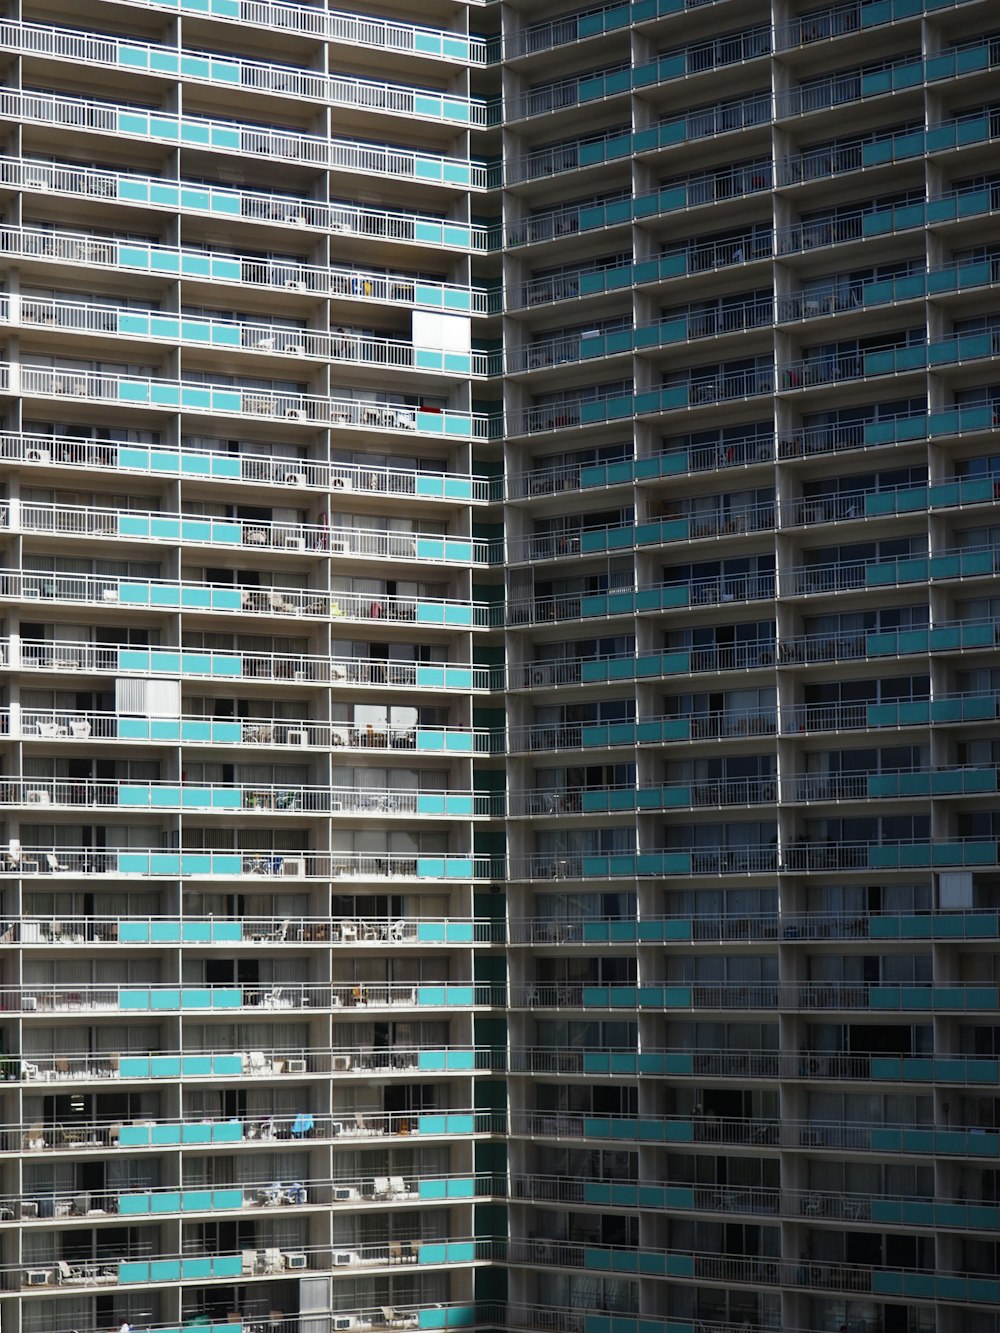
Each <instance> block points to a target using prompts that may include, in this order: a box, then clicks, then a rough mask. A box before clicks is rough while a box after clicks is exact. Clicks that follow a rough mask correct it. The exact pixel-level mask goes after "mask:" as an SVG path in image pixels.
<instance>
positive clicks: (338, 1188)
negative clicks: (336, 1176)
mask: <svg viewBox="0 0 1000 1333" xmlns="http://www.w3.org/2000/svg"><path fill="white" fill-rule="evenodd" d="M355 1195H356V1191H355V1190H353V1189H352V1188H351V1186H350V1185H335V1186H334V1188H333V1198H334V1202H335V1203H345V1202H346V1201H347V1200H348V1199H353V1198H354V1197H355Z"/></svg>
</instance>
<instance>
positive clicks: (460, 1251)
mask: <svg viewBox="0 0 1000 1333" xmlns="http://www.w3.org/2000/svg"><path fill="white" fill-rule="evenodd" d="M475 1257H476V1243H475V1241H472V1240H448V1241H440V1242H438V1241H425V1242H424V1243H423V1245H421V1247H420V1249H419V1251H418V1252H417V1262H418V1263H419V1264H424V1265H428V1264H430V1265H434V1266H435V1267H437V1266H440V1265H442V1264H471V1263H472V1262H473V1261H474V1260H475Z"/></svg>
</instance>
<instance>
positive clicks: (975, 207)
mask: <svg viewBox="0 0 1000 1333" xmlns="http://www.w3.org/2000/svg"><path fill="white" fill-rule="evenodd" d="M918 207H920V205H918ZM991 207H992V199H991V197H990V191H989V190H967V191H963V193H961V194H947V195H943V196H942V197H940V198H938V199H930V200H928V203H927V221H928V222H931V223H933V222H953V221H954V220H955V219H956V218H962V217H972V216H975V214H977V213H988V212H989V211H990V209H991Z"/></svg>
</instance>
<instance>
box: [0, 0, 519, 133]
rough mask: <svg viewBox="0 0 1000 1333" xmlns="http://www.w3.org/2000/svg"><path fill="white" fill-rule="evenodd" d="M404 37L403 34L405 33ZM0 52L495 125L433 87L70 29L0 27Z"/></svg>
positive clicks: (478, 105)
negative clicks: (320, 72) (350, 76)
mask: <svg viewBox="0 0 1000 1333" xmlns="http://www.w3.org/2000/svg"><path fill="white" fill-rule="evenodd" d="M404 31H405V30H404ZM0 47H3V48H5V49H7V50H9V51H18V52H23V53H27V54H32V55H36V54H37V55H49V56H56V57H58V58H61V59H65V60H73V61H80V62H82V63H84V64H86V65H88V66H97V67H101V66H104V67H108V68H111V69H127V70H129V71H134V70H135V69H136V68H139V69H142V70H143V71H144V72H145V73H150V74H157V75H160V76H161V77H166V78H169V79H181V80H183V82H184V83H188V82H192V83H202V82H204V83H208V84H222V85H223V86H224V87H225V89H226V91H227V92H228V91H235V90H239V91H241V92H265V93H273V94H275V95H277V96H280V97H283V98H285V97H287V98H295V99H308V100H309V101H313V102H326V103H329V104H330V105H331V106H345V107H360V108H362V109H364V110H371V111H384V112H388V113H391V114H396V115H402V116H407V117H413V118H416V119H420V120H443V121H445V122H446V123H448V124H452V125H453V124H455V123H458V124H466V125H473V126H485V125H489V124H491V123H496V118H495V115H494V117H493V118H491V115H490V104H489V103H487V102H485V101H483V100H482V99H479V98H464V97H455V96H450V95H447V94H443V93H440V92H436V91H434V90H432V89H424V88H414V87H408V86H406V85H403V84H395V83H385V82H379V81H376V80H373V79H358V78H347V77H345V76H343V75H338V76H336V77H334V76H330V75H325V74H319V73H317V72H315V71H314V70H310V69H304V68H301V67H299V66H296V65H283V64H267V63H265V62H263V61H259V60H242V59H239V58H238V57H235V56H220V55H216V54H214V53H208V52H202V51H194V50H181V51H178V50H177V49H176V48H171V47H167V46H160V45H154V44H151V43H149V42H141V41H137V40H135V39H131V40H128V41H125V40H123V39H121V38H115V37H111V36H98V35H96V34H92V33H84V32H79V31H76V30H73V29H65V28H56V27H51V26H48V25H45V24H39V23H25V22H15V21H10V20H7V21H5V22H2V23H0Z"/></svg>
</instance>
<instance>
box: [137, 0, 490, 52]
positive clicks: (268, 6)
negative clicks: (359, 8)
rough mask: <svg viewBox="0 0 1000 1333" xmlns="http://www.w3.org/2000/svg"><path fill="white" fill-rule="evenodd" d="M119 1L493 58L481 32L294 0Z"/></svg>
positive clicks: (369, 43) (345, 39)
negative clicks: (427, 25) (208, 4)
mask: <svg viewBox="0 0 1000 1333" xmlns="http://www.w3.org/2000/svg"><path fill="white" fill-rule="evenodd" d="M479 2H480V3H481V2H482V0H479ZM118 3H124V4H129V5H136V6H138V7H139V8H141V9H154V10H162V11H165V12H166V13H169V14H176V13H178V12H180V13H181V14H185V13H190V14H194V15H196V16H197V17H198V18H199V19H207V18H211V19H212V20H213V21H216V22H218V21H221V22H223V23H226V22H233V23H239V24H241V25H246V26H249V27H254V28H273V29H275V30H276V31H278V32H285V33H287V32H292V33H303V34H305V35H308V36H311V37H325V38H327V39H328V40H330V41H332V42H339V43H346V44H347V45H349V46H361V47H370V48H372V49H374V50H376V51H382V50H388V51H401V52H410V53H412V54H413V55H416V56H422V57H426V58H429V59H435V60H449V61H450V60H457V61H459V62H463V63H464V62H466V61H470V62H471V63H473V64H486V63H488V62H489V61H490V60H494V59H496V53H495V52H494V51H493V47H494V45H495V44H494V43H492V42H490V41H489V40H487V39H485V38H480V37H475V36H471V37H463V36H462V35H461V34H460V33H453V32H450V31H448V30H447V29H440V28H425V27H421V26H420V25H419V24H412V23H400V22H397V21H395V20H392V19H381V18H375V17H370V16H368V15H359V14H347V13H342V12H341V11H339V10H330V11H327V10H326V9H320V8H319V7H318V6H315V5H312V4H297V3H294V2H293V0H213V3H212V7H211V12H210V14H209V13H206V11H205V4H204V0H118Z"/></svg>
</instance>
